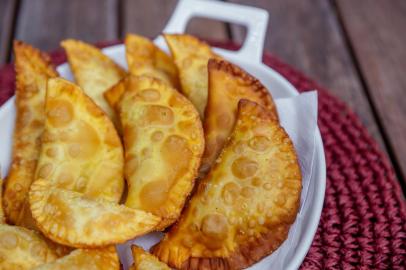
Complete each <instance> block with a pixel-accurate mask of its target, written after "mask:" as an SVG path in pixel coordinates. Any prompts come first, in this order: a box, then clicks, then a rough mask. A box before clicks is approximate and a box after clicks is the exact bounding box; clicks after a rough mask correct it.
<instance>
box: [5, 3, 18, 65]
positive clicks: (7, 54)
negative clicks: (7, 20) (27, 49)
mask: <svg viewBox="0 0 406 270" xmlns="http://www.w3.org/2000/svg"><path fill="white" fill-rule="evenodd" d="M20 2H21V0H15V1H13V7H12V16H13V17H12V20H11V24H10V25H11V27H10V29H9V30H8V37H7V39H8V42H7V45H6V48H5V54H4V59H5V63H9V62H10V61H11V59H12V55H13V41H14V37H15V29H16V25H17V17H18V12H19V10H20Z"/></svg>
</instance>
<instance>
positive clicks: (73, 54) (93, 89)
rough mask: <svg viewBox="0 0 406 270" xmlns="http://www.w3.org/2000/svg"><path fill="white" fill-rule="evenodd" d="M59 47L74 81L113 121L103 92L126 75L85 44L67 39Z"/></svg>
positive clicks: (109, 60) (112, 114) (98, 51)
mask: <svg viewBox="0 0 406 270" xmlns="http://www.w3.org/2000/svg"><path fill="white" fill-rule="evenodd" d="M61 46H62V47H63V48H64V49H65V51H66V54H67V56H68V61H69V65H70V67H71V69H72V73H73V76H74V77H75V81H76V82H77V83H78V85H79V86H80V87H81V88H82V89H83V90H84V91H85V92H86V94H87V95H88V96H89V97H91V98H92V99H93V101H94V102H95V103H96V104H97V105H98V106H99V107H100V108H102V110H103V111H104V112H105V113H106V114H107V115H108V116H109V117H110V119H112V120H113V121H115V115H114V112H113V110H112V109H111V108H110V107H109V106H108V104H107V102H106V101H105V100H104V97H103V92H104V91H106V90H107V89H109V88H110V87H111V86H113V85H114V84H116V83H117V82H118V81H119V80H120V79H121V78H123V77H124V76H125V75H126V72H125V71H124V69H122V68H121V67H120V66H119V65H117V64H116V63H115V62H114V61H113V60H111V59H110V58H109V57H108V56H106V55H105V54H103V53H102V51H101V50H99V49H98V48H96V47H94V46H92V45H90V44H87V43H85V42H82V41H79V40H74V39H67V40H64V41H62V43H61Z"/></svg>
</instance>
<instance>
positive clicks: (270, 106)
mask: <svg viewBox="0 0 406 270" xmlns="http://www.w3.org/2000/svg"><path fill="white" fill-rule="evenodd" d="M208 67H209V93H208V101H207V106H206V110H205V117H204V122H203V125H204V131H205V140H206V149H205V153H204V155H203V160H202V166H201V169H200V170H201V174H202V175H204V174H205V173H207V172H208V171H209V169H210V167H211V166H212V165H213V163H214V161H215V160H216V158H217V157H218V155H219V154H220V152H221V150H222V149H223V147H224V145H225V143H226V141H227V139H228V137H229V136H230V134H231V131H232V129H233V127H234V124H235V121H236V117H237V107H238V102H239V100H240V99H248V100H251V101H254V102H256V103H258V104H259V105H261V106H263V107H265V109H266V110H268V111H269V112H270V115H271V116H272V118H273V119H275V120H277V119H278V114H277V112H276V107H275V104H274V102H273V99H272V96H271V94H270V93H269V91H268V90H267V89H266V88H265V87H264V86H263V85H262V84H261V82H260V81H259V80H257V79H256V78H254V77H253V76H251V75H250V74H248V73H247V72H245V71H244V70H242V69H241V68H239V67H237V66H236V65H234V64H232V63H230V62H227V61H225V60H218V59H210V61H209V65H208Z"/></svg>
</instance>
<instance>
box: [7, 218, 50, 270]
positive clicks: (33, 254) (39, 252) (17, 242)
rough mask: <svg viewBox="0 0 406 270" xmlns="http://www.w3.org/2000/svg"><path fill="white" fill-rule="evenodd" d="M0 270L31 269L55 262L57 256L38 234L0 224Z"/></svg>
mask: <svg viewBox="0 0 406 270" xmlns="http://www.w3.org/2000/svg"><path fill="white" fill-rule="evenodd" d="M0 258H1V260H0V269H2V270H15V269H33V268H34V267H36V266H38V265H41V264H44V263H48V262H52V261H54V260H56V258H57V254H56V253H55V252H54V250H53V249H52V247H51V246H49V245H48V243H47V242H46V241H45V239H44V238H43V237H42V235H40V234H39V233H37V232H35V231H32V230H29V229H26V228H23V227H17V226H9V225H5V224H0Z"/></svg>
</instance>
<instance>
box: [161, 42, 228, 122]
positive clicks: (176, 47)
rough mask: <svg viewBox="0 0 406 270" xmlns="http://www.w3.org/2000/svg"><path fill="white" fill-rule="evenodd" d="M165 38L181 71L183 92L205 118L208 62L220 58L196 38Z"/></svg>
mask: <svg viewBox="0 0 406 270" xmlns="http://www.w3.org/2000/svg"><path fill="white" fill-rule="evenodd" d="M164 37H165V40H166V42H167V43H168V46H169V49H170V51H171V53H172V56H173V58H174V59H175V64H176V66H177V67H178V70H179V78H180V84H181V86H182V87H181V90H182V92H183V94H184V95H185V96H186V97H187V98H188V99H190V101H192V103H193V104H194V105H195V107H196V108H197V111H198V112H199V114H200V117H201V118H203V114H204V108H205V107H206V102H207V62H208V61H209V59H210V58H220V57H219V56H217V55H216V54H215V53H213V52H212V50H211V48H210V46H209V45H207V44H206V43H204V42H203V41H200V40H198V39H197V38H196V37H193V36H190V35H179V34H165V35H164Z"/></svg>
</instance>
